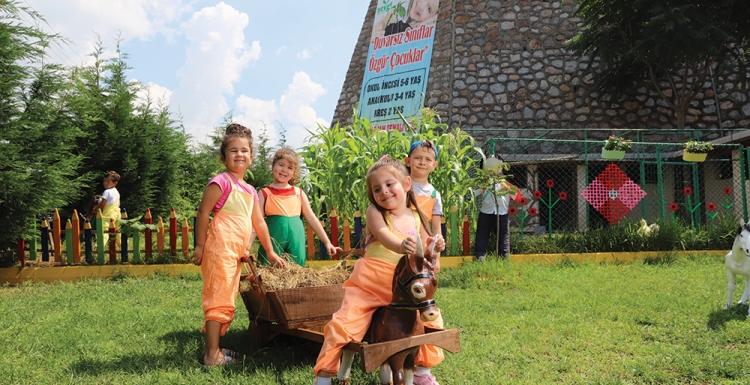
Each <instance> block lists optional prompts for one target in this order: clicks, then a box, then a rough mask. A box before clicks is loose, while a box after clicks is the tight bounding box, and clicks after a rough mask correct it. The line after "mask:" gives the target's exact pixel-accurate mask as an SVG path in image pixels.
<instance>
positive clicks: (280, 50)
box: [276, 45, 286, 56]
mask: <svg viewBox="0 0 750 385" xmlns="http://www.w3.org/2000/svg"><path fill="white" fill-rule="evenodd" d="M284 51H286V46H285V45H282V46H281V47H279V48H277V49H276V56H279V55H281V53H282V52H284Z"/></svg>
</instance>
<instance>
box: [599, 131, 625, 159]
mask: <svg viewBox="0 0 750 385" xmlns="http://www.w3.org/2000/svg"><path fill="white" fill-rule="evenodd" d="M631 142H632V141H631V140H629V139H625V138H623V137H619V136H615V135H612V136H610V137H609V138H608V139H607V140H605V141H604V147H602V158H604V159H616V160H619V159H622V158H624V157H625V151H627V150H628V149H629V148H630V143H631Z"/></svg>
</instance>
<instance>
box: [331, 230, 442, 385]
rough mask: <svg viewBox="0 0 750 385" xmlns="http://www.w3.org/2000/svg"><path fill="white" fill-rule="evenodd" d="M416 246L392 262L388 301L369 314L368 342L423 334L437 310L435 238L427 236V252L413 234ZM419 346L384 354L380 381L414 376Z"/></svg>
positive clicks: (345, 372)
mask: <svg viewBox="0 0 750 385" xmlns="http://www.w3.org/2000/svg"><path fill="white" fill-rule="evenodd" d="M416 238H417V250H416V252H415V253H414V254H411V255H404V256H403V257H401V259H400V260H399V262H398V264H397V265H396V270H395V272H394V274H393V282H392V284H391V288H392V290H393V299H392V300H391V303H390V304H389V305H388V306H386V307H382V308H380V309H378V310H377V311H376V312H375V314H373V316H372V323H371V324H370V329H369V330H368V338H367V340H368V341H369V342H372V343H377V342H387V341H392V340H396V339H401V338H407V337H412V336H416V335H422V334H425V327H424V322H429V321H434V320H435V319H437V317H438V315H439V314H440V309H438V308H437V307H436V306H435V299H434V296H435V290H436V289H437V285H438V281H437V277H436V276H435V271H434V267H435V263H436V262H437V258H438V257H439V253H435V252H434V251H433V249H434V246H435V242H434V241H433V240H429V241H428V242H429V244H428V246H427V253H424V250H423V246H422V241H421V239H420V237H419V235H417V237H416ZM418 350H419V346H415V347H411V348H408V349H405V350H402V351H400V352H398V353H396V354H394V355H392V356H390V357H389V358H388V360H387V361H386V362H384V363H383V364H382V365H381V366H380V382H381V383H382V384H391V378H392V379H393V384H394V385H404V384H407V385H411V384H412V381H413V376H414V358H415V357H416V355H417V351H418ZM353 358H354V352H352V351H349V350H344V352H343V353H342V358H341V361H342V362H341V369H340V370H339V373H338V378H339V383H340V384H347V383H348V378H349V373H350V369H351V364H352V359H353Z"/></svg>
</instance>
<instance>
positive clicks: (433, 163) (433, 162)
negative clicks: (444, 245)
mask: <svg viewBox="0 0 750 385" xmlns="http://www.w3.org/2000/svg"><path fill="white" fill-rule="evenodd" d="M437 157H438V149H437V146H435V144H434V143H432V142H431V141H429V140H419V141H416V142H414V143H412V144H411V147H410V148H409V154H408V155H407V156H406V159H405V160H404V161H405V162H406V168H407V170H409V176H411V188H412V190H414V195H416V198H417V203H418V204H419V209H420V210H422V212H423V213H424V214H425V215H427V218H428V219H429V221H430V225H431V226H432V234H434V235H437V234H441V235H442V229H441V228H440V219H441V218H442V217H443V200H442V198H441V197H440V193H439V192H438V191H437V190H436V189H435V187H434V186H432V185H431V184H430V182H429V180H428V177H429V176H430V173H431V172H433V171H435V168H437V166H438V162H437Z"/></svg>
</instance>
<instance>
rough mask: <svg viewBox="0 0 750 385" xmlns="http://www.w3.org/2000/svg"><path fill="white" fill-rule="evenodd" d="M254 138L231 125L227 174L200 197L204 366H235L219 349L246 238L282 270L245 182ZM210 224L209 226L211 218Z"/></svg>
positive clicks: (224, 149)
mask: <svg viewBox="0 0 750 385" xmlns="http://www.w3.org/2000/svg"><path fill="white" fill-rule="evenodd" d="M252 148H253V134H252V132H251V131H250V130H249V129H247V128H246V127H243V126H242V125H239V124H236V123H235V124H230V125H229V126H228V127H227V129H226V133H225V134H224V138H223V140H222V142H221V162H222V163H224V165H225V166H226V168H227V170H226V171H225V172H223V173H221V174H219V175H217V176H215V177H213V178H212V179H211V181H209V183H208V186H207V187H206V190H205V191H204V192H203V198H202V199H201V203H200V206H199V207H198V217H197V222H196V224H195V226H196V232H195V234H196V235H195V238H196V240H195V251H194V252H193V260H194V262H195V264H196V265H200V266H201V274H202V275H203V292H202V293H201V298H202V306H203V328H202V329H201V332H203V333H205V334H206V345H205V347H204V348H203V364H204V365H206V366H212V365H228V364H234V363H238V362H239V359H238V357H237V355H236V353H234V352H232V351H230V350H227V349H220V348H219V339H220V337H221V336H223V335H224V334H226V332H227V329H228V328H229V325H230V324H231V323H232V319H233V318H234V310H235V300H236V299H237V290H238V288H239V282H240V269H241V264H240V263H241V259H242V258H247V257H248V256H249V250H250V234H251V233H252V230H253V229H254V230H255V233H256V234H258V239H259V240H260V243H261V244H262V245H263V246H264V247H266V248H267V249H268V250H271V251H270V252H269V254H268V259H269V260H270V261H271V263H272V264H274V265H275V266H279V267H283V266H284V260H283V259H281V258H279V256H278V255H277V254H276V253H274V252H273V249H272V248H271V247H270V246H271V238H270V236H269V235H268V227H267V226H266V222H265V221H264V220H263V214H262V213H261V211H260V208H259V206H258V205H257V204H256V203H257V202H258V194H257V192H256V191H255V189H254V188H253V187H252V186H250V185H248V184H246V183H245V182H244V180H243V176H244V175H245V170H247V168H248V167H250V164H251V163H252V161H253V154H252ZM210 213H213V219H212V220H211V224H210V226H209V214H210Z"/></svg>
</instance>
